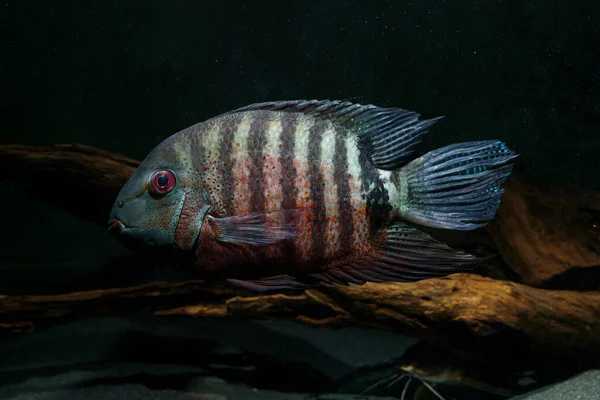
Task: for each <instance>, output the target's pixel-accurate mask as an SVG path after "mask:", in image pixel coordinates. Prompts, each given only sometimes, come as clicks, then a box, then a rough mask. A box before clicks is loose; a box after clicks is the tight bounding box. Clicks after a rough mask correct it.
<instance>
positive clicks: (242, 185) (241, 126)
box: [230, 114, 252, 216]
mask: <svg viewBox="0 0 600 400" xmlns="http://www.w3.org/2000/svg"><path fill="white" fill-rule="evenodd" d="M251 124H252V118H251V117H250V116H249V115H248V114H244V115H243V116H242V118H241V120H240V121H239V123H238V124H237V127H236V130H235V132H234V134H233V140H232V146H231V147H232V149H233V150H232V155H231V161H232V165H233V171H232V178H233V193H234V194H233V210H232V212H231V214H230V216H233V215H245V214H248V213H249V212H250V197H251V196H250V169H251V160H250V155H249V154H248V136H249V133H250V128H251Z"/></svg>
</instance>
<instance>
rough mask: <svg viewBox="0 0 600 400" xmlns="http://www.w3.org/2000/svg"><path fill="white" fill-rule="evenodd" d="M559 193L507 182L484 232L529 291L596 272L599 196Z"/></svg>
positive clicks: (599, 246)
mask: <svg viewBox="0 0 600 400" xmlns="http://www.w3.org/2000/svg"><path fill="white" fill-rule="evenodd" d="M563 188H565V189H563V190H561V187H560V186H559V187H557V188H555V189H554V190H553V191H551V190H548V189H544V188H542V187H539V186H534V185H533V184H530V185H526V184H525V183H524V182H523V181H520V180H517V179H510V180H508V181H507V183H506V184H505V190H506V191H505V193H504V195H503V196H502V204H501V206H500V208H499V209H498V212H497V216H496V218H495V220H494V221H492V222H491V223H490V224H489V226H488V231H489V232H490V233H491V235H492V238H493V240H494V243H495V247H496V248H497V250H498V252H499V253H500V254H501V255H502V258H503V259H504V261H505V262H506V263H507V264H508V265H509V266H510V267H511V269H512V270H513V271H515V272H516V273H517V274H518V275H519V276H520V277H521V279H522V282H524V283H527V284H529V285H535V286H537V285H542V284H543V283H544V282H546V281H548V280H549V279H551V278H553V277H555V276H557V275H560V274H564V273H566V272H567V271H569V270H571V269H573V268H577V267H579V268H588V267H600V193H593V192H585V191H582V190H581V189H578V188H570V191H568V192H567V190H566V186H563ZM598 287H600V285H599V286H598Z"/></svg>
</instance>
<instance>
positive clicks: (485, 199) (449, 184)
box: [399, 140, 517, 230]
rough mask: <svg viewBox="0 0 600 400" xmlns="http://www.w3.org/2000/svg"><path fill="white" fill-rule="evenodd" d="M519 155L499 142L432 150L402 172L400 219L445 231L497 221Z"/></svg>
mask: <svg viewBox="0 0 600 400" xmlns="http://www.w3.org/2000/svg"><path fill="white" fill-rule="evenodd" d="M516 157H517V154H516V153H515V152H514V151H512V150H511V149H509V148H508V147H507V146H506V144H504V143H503V142H500V141H498V140H488V141H476V142H466V143H458V144H453V145H450V146H446V147H443V148H441V149H438V150H434V151H431V152H429V153H427V154H425V155H423V156H421V157H419V158H417V159H416V160H414V161H412V162H410V163H409V164H408V165H406V167H404V168H403V169H402V170H400V179H399V182H400V185H401V187H400V199H399V200H400V202H399V205H400V207H399V208H400V209H399V212H400V215H401V217H402V218H403V219H405V220H407V221H411V222H415V223H418V224H421V225H424V226H428V227H432V228H441V229H455V230H470V229H475V228H478V227H481V226H484V225H486V224H487V223H488V222H489V221H490V220H491V219H493V218H494V216H495V214H496V210H497V208H498V206H499V205H500V197H501V196H502V193H504V190H503V189H502V188H501V185H502V183H504V182H505V181H506V179H507V178H508V176H509V175H510V173H511V171H512V168H513V164H514V161H513V160H514V159H515V158H516Z"/></svg>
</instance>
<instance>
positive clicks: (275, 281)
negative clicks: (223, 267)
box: [227, 274, 314, 292]
mask: <svg viewBox="0 0 600 400" xmlns="http://www.w3.org/2000/svg"><path fill="white" fill-rule="evenodd" d="M227 282H229V283H231V284H232V285H234V286H237V287H240V288H243V289H248V290H252V291H254V292H266V291H269V290H282V289H308V288H310V287H313V286H314V285H312V286H311V285H308V284H304V283H302V282H299V281H297V280H296V279H295V278H294V277H292V276H289V275H285V274H284V275H275V276H270V277H267V278H262V279H256V280H241V279H227Z"/></svg>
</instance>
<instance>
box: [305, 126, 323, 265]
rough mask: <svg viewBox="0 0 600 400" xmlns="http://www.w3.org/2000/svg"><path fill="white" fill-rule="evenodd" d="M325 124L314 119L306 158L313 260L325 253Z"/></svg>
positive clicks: (309, 133) (310, 251)
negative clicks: (323, 142) (323, 165)
mask: <svg viewBox="0 0 600 400" xmlns="http://www.w3.org/2000/svg"><path fill="white" fill-rule="evenodd" d="M324 130H325V124H324V123H323V122H321V121H314V124H313V125H312V126H311V128H310V129H309V130H308V148H307V153H306V159H307V161H308V165H309V167H308V176H307V178H308V181H309V184H310V190H309V192H310V202H309V208H310V210H311V211H312V215H311V220H312V221H311V227H312V229H311V230H312V246H311V248H310V249H309V250H308V251H309V253H310V255H311V256H312V257H311V258H312V259H313V260H319V259H322V258H323V257H324V255H325V232H326V228H327V227H326V225H325V219H326V217H327V215H326V209H325V204H324V201H325V200H324V199H325V195H324V187H323V186H324V185H325V184H326V182H325V180H324V177H323V168H322V165H321V164H322V161H323V160H322V157H321V152H322V150H323V147H322V146H321V142H322V140H323V137H324V135H323V131H324Z"/></svg>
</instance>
